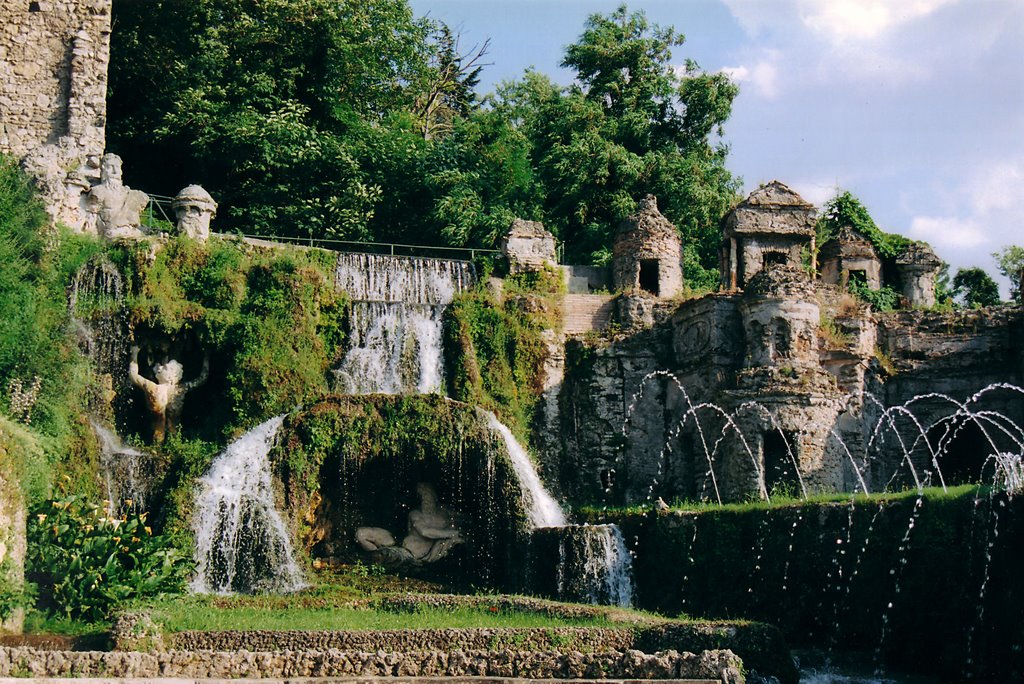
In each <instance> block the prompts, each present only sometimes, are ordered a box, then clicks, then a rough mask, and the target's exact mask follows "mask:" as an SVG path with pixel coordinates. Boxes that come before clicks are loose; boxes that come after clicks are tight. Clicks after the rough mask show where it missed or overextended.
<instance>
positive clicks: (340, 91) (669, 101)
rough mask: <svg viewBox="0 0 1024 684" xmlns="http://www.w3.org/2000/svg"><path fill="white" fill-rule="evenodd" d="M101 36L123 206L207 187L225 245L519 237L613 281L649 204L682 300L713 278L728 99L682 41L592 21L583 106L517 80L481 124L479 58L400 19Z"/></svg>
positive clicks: (403, 7) (320, 9) (287, 21)
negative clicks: (662, 226) (515, 226)
mask: <svg viewBox="0 0 1024 684" xmlns="http://www.w3.org/2000/svg"><path fill="white" fill-rule="evenodd" d="M114 21H115V23H116V24H117V27H118V28H117V31H115V32H114V33H113V38H112V40H113V44H112V55H113V56H112V60H111V75H110V90H111V96H110V102H109V117H110V122H109V125H108V131H109V138H110V147H111V148H112V149H115V150H117V151H118V152H119V153H120V154H121V155H122V156H123V157H124V158H125V162H126V168H127V169H129V171H131V172H133V173H135V174H137V176H138V177H137V179H136V180H133V179H129V180H130V181H131V182H132V184H134V185H137V186H140V187H143V188H147V189H150V190H154V191H159V192H163V193H165V194H171V193H173V192H174V189H175V188H179V187H181V186H182V185H184V184H185V183H189V182H195V181H196V180H199V181H201V182H202V183H203V185H204V186H205V187H206V188H207V189H208V190H209V191H210V192H211V193H212V194H213V195H214V196H215V197H216V198H217V199H218V201H219V202H220V205H221V209H220V211H219V215H220V217H219V219H218V221H219V222H220V224H219V225H220V229H221V230H222V231H231V230H241V231H244V232H247V233H258V234H278V235H291V236H302V237H305V236H309V237H335V238H341V239H351V240H366V239H371V238H372V239H375V240H377V241H382V242H401V243H413V244H439V245H452V246H478V247H491V246H493V245H494V244H495V241H496V239H497V238H498V237H499V236H500V235H501V234H502V233H503V232H504V231H505V230H506V229H507V228H508V226H509V224H510V223H511V221H512V220H513V218H515V217H521V218H526V219H532V220H543V221H545V222H546V223H547V224H548V225H549V227H550V228H551V229H552V230H553V231H554V232H556V233H557V234H559V235H560V236H561V237H562V238H563V240H564V241H565V243H566V245H567V248H568V250H569V251H568V256H569V257H570V258H572V259H575V260H586V261H591V262H594V263H604V262H605V261H606V260H607V257H608V255H609V254H610V252H609V249H610V246H611V236H612V231H613V230H614V228H615V226H616V224H617V223H618V222H619V220H621V219H622V218H623V217H624V216H626V215H627V214H629V213H630V212H632V211H633V210H634V209H635V208H636V200H637V199H638V198H640V197H642V196H643V195H645V194H646V193H648V192H653V193H654V194H656V195H658V196H659V197H660V198H661V203H662V210H663V211H664V213H665V214H666V215H667V216H668V217H669V218H670V219H671V220H673V221H674V222H676V224H677V225H678V226H679V227H680V230H681V231H682V233H683V236H684V238H685V241H686V242H687V244H688V245H689V246H690V247H691V250H690V254H689V256H690V257H691V258H692V259H693V262H694V264H695V266H694V267H691V269H692V268H700V269H704V270H701V271H694V272H693V273H691V275H692V276H693V277H694V278H695V279H696V280H695V282H698V281H699V282H698V284H699V285H703V284H704V280H706V279H707V278H705V276H706V275H707V272H708V271H709V270H713V269H714V268H715V266H716V250H717V242H718V221H719V219H720V218H721V216H722V215H723V214H724V212H725V211H726V209H728V206H729V205H730V203H731V202H732V201H733V199H734V195H735V192H736V191H737V190H738V187H739V185H738V183H737V181H736V180H735V179H733V178H732V176H731V175H730V174H729V172H728V171H727V170H726V168H725V157H726V153H727V149H726V147H725V145H724V144H722V143H721V142H720V141H719V140H718V139H717V137H716V136H718V135H719V133H720V128H721V125H722V124H723V123H724V121H725V120H726V119H727V118H728V116H729V113H730V109H731V105H732V101H733V99H734V98H735V96H736V94H737V92H738V91H737V88H736V86H735V85H733V84H732V83H730V82H729V80H728V78H727V77H726V76H724V75H722V74H706V73H703V72H701V71H700V70H699V69H698V68H697V67H696V65H695V64H693V63H692V62H688V63H687V71H686V73H685V74H682V75H680V74H678V73H677V72H676V69H675V68H674V67H673V64H674V63H673V61H672V54H671V49H672V48H673V47H675V46H678V45H680V44H681V43H682V40H683V39H682V36H681V35H680V34H678V33H676V32H675V31H674V30H673V29H671V28H661V27H658V26H652V25H651V24H650V23H649V22H648V21H647V19H646V17H645V16H644V15H643V13H642V12H637V13H629V12H627V10H626V9H625V7H621V8H619V9H618V10H615V11H614V12H612V13H610V14H609V15H606V16H603V15H594V16H592V17H591V18H590V19H589V20H588V22H587V25H586V28H585V32H584V33H583V35H582V36H581V37H580V39H579V41H577V43H575V44H573V45H571V46H569V48H568V49H567V51H566V55H565V61H564V64H565V65H566V66H568V67H569V68H571V69H573V70H574V71H575V72H576V74H577V75H578V78H579V82H580V83H581V84H582V85H583V87H582V88H580V87H576V86H574V87H571V88H567V89H562V88H558V87H556V86H554V85H553V84H552V83H551V82H550V81H549V80H548V79H546V78H545V77H543V76H539V75H537V74H534V73H528V74H527V75H526V76H525V77H524V78H523V79H521V80H520V81H518V82H514V83H510V84H505V85H503V86H502V87H501V88H499V93H498V95H497V96H496V97H493V98H487V99H486V100H485V101H484V102H483V103H481V102H479V101H478V98H477V96H476V94H475V93H474V92H473V88H474V86H475V84H476V83H477V81H478V79H479V74H480V68H481V63H480V59H481V57H482V55H483V53H484V52H485V51H486V44H484V45H483V46H481V47H480V48H471V49H470V50H469V51H468V52H461V48H460V45H459V36H458V35H457V34H453V32H452V31H451V30H450V29H449V28H448V27H446V26H444V25H443V24H440V23H436V22H432V21H430V20H428V19H419V20H417V19H414V18H413V17H412V14H411V11H410V9H409V7H408V5H407V3H406V2H405V0H372V1H370V2H355V1H354V0H278V1H276V2H272V3H253V2H247V1H243V0H196V1H195V2H188V3H183V2H179V1H178V0H153V1H152V2H146V3H139V2H132V1H131V0H115V2H114ZM155 74H159V77H155V76H154V75H155ZM140 92H145V93H146V94H147V97H145V98H139V97H138V93H140ZM154 133H155V134H154ZM154 158H159V159H161V161H162V163H161V164H152V163H150V160H151V159H154Z"/></svg>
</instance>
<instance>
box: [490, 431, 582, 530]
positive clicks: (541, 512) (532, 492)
mask: <svg viewBox="0 0 1024 684" xmlns="http://www.w3.org/2000/svg"><path fill="white" fill-rule="evenodd" d="M483 414H484V415H485V416H487V423H488V425H490V427H491V429H492V430H494V431H495V432H497V433H498V434H499V435H501V439H502V441H504V442H505V448H506V449H508V455H509V458H511V459H512V467H513V468H514V469H515V471H516V475H517V476H518V477H519V483H520V488H521V491H522V496H523V504H524V505H525V507H526V510H527V511H528V512H529V515H530V525H531V526H532V527H534V528H537V527H562V526H564V525H566V519H565V511H563V510H562V507H561V506H559V505H558V502H557V501H555V498H554V497H553V496H551V494H549V493H548V490H546V489H545V488H544V484H543V483H542V482H541V481H540V477H539V476H538V475H537V470H536V469H535V468H534V467H533V461H531V460H530V455H529V454H528V453H526V449H524V448H523V447H522V445H520V444H519V442H518V441H516V438H515V436H514V435H513V434H512V431H511V430H509V429H508V426H506V425H505V424H503V423H502V422H501V421H500V420H498V417H497V416H495V415H494V414H493V413H491V412H490V411H483Z"/></svg>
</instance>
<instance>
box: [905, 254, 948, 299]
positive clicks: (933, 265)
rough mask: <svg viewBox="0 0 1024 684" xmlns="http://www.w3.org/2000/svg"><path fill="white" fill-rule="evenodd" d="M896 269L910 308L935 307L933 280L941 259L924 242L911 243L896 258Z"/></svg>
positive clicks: (940, 264)
mask: <svg viewBox="0 0 1024 684" xmlns="http://www.w3.org/2000/svg"><path fill="white" fill-rule="evenodd" d="M896 268H897V269H898V270H899V273H900V280H901V282H902V284H903V296H904V297H906V298H907V304H908V305H909V306H912V307H918V308H928V307H930V306H935V278H936V276H938V275H939V270H941V269H942V259H940V258H939V257H938V256H936V254H935V252H933V251H932V248H931V247H929V246H928V245H927V244H926V243H924V242H913V243H911V244H910V245H909V246H908V247H907V249H906V250H905V251H904V252H903V254H900V255H899V256H898V257H896Z"/></svg>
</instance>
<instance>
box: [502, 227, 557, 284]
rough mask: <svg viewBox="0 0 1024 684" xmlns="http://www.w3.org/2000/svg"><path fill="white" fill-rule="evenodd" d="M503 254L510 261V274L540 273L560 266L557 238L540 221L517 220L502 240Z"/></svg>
mask: <svg viewBox="0 0 1024 684" xmlns="http://www.w3.org/2000/svg"><path fill="white" fill-rule="evenodd" d="M500 248H501V253H502V254H503V255H504V257H505V259H506V260H507V261H508V272H509V273H511V274H514V273H523V272H528V271H539V270H541V269H543V268H544V267H545V266H550V267H551V268H554V267H555V266H556V265H557V264H558V257H557V256H556V254H555V236H554V235H552V234H551V233H549V232H548V231H547V230H545V229H544V224H543V223H541V222H540V221H524V220H523V219H516V220H515V221H513V222H512V226H511V227H510V228H509V230H508V232H507V233H505V235H504V236H502V238H501V244H500Z"/></svg>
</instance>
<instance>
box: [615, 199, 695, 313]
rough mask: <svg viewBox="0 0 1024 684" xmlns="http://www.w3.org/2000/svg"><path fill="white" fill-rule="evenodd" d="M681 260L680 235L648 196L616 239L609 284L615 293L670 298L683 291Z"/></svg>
mask: <svg viewBox="0 0 1024 684" xmlns="http://www.w3.org/2000/svg"><path fill="white" fill-rule="evenodd" d="M682 257H683V247H682V240H681V239H680V237H679V231H678V230H676V227H675V226H674V225H672V223H671V222H670V221H669V220H668V219H667V218H665V217H664V216H662V214H661V212H660V211H658V200H657V199H656V198H655V197H654V195H647V197H645V198H644V199H642V200H641V201H640V207H639V210H638V211H637V213H635V214H633V215H631V216H629V217H628V218H626V220H625V221H623V222H622V223H621V224H620V225H619V230H618V232H617V233H616V235H615V243H614V245H613V247H612V283H613V285H614V287H615V289H616V290H633V291H637V290H642V291H645V292H648V293H650V294H653V295H654V296H655V297H672V296H673V295H675V294H676V293H678V292H679V290H680V289H682V287H683V266H682V264H683V258H682Z"/></svg>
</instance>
